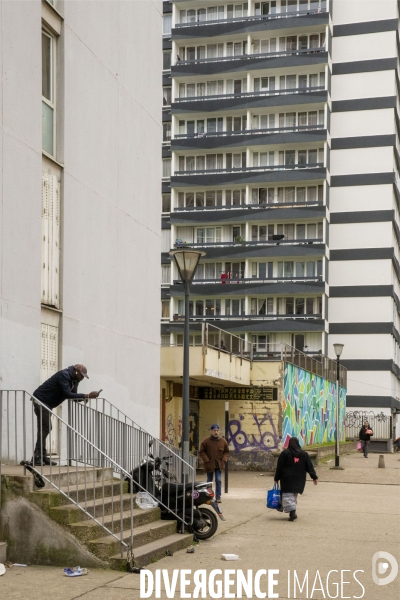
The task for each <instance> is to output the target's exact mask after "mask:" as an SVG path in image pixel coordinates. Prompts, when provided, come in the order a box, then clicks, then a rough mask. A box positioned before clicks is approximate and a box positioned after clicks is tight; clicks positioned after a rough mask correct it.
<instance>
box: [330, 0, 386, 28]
mask: <svg viewBox="0 0 400 600" xmlns="http://www.w3.org/2000/svg"><path fill="white" fill-rule="evenodd" d="M396 5H397V1H396V0H378V1H376V0H334V3H333V16H334V23H335V25H340V24H343V23H363V22H364V21H375V20H376V21H377V20H384V19H395V18H396V17H397V6H396Z"/></svg>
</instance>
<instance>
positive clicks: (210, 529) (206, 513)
mask: <svg viewBox="0 0 400 600" xmlns="http://www.w3.org/2000/svg"><path fill="white" fill-rule="evenodd" d="M197 510H198V511H199V512H200V513H201V518H202V520H203V521H204V525H203V527H202V528H201V529H196V528H194V531H195V534H196V537H197V539H199V540H208V538H210V537H212V536H213V535H214V533H215V532H216V531H217V529H218V518H217V515H216V514H215V513H213V512H212V511H211V510H210V509H209V508H203V507H202V506H199V507H198V509H197Z"/></svg>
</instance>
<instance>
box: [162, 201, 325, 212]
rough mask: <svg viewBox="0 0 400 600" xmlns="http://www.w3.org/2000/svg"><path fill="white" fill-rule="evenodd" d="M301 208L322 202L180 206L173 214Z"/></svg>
mask: <svg viewBox="0 0 400 600" xmlns="http://www.w3.org/2000/svg"><path fill="white" fill-rule="evenodd" d="M303 206H323V201H322V200H301V201H299V202H277V201H274V202H273V203H272V202H270V203H268V204H265V203H260V204H239V205H226V204H221V205H220V206H181V207H177V208H174V212H186V211H188V212H190V211H203V210H239V209H242V210H248V209H254V210H256V209H261V210H265V209H267V208H271V209H273V208H292V207H294V208H300V207H303Z"/></svg>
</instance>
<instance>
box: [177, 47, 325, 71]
mask: <svg viewBox="0 0 400 600" xmlns="http://www.w3.org/2000/svg"><path fill="white" fill-rule="evenodd" d="M325 51H326V49H325V46H320V47H318V48H304V49H302V50H300V49H296V48H294V49H293V50H276V51H274V52H258V53H257V54H237V55H230V56H216V57H212V58H193V59H189V60H181V59H178V60H177V61H176V63H175V65H174V66H175V67H176V66H178V65H179V66H181V65H203V64H212V63H220V62H232V61H243V60H250V59H253V58H258V59H264V58H277V57H281V56H282V57H285V56H303V55H305V54H317V53H321V52H325ZM178 56H179V55H178Z"/></svg>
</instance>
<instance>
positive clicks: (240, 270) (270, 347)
mask: <svg viewBox="0 0 400 600" xmlns="http://www.w3.org/2000/svg"><path fill="white" fill-rule="evenodd" d="M398 30H399V3H398V2H397V1H396V0H380V1H379V2H376V1H372V0H371V1H370V0H362V1H361V0H327V1H321V0H275V1H269V2H257V1H254V0H249V1H248V2H241V3H238V2H235V3H228V2H226V1H219V0H214V1H209V0H201V1H195V0H175V1H173V2H164V40H163V43H164V55H163V56H164V72H163V86H164V88H163V92H164V93H163V98H164V100H163V126H164V138H163V139H164V142H163V182H162V192H163V199H162V211H163V215H162V223H163V254H162V269H163V280H162V281H163V285H162V324H161V329H162V332H161V333H162V339H163V342H164V343H165V344H169V343H170V342H171V341H172V342H174V343H178V344H179V343H181V340H182V325H181V323H180V322H179V321H180V320H181V315H182V314H183V307H184V302H183V291H182V287H181V286H179V285H176V284H174V281H175V280H176V279H177V278H178V274H177V272H176V271H175V267H174V265H172V266H171V264H170V260H169V257H168V254H167V252H168V250H169V249H170V248H172V247H176V246H180V245H184V244H187V245H190V246H193V247H195V248H199V249H201V250H203V251H204V252H206V256H205V257H204V259H202V261H201V263H200V266H199V269H198V271H197V275H196V281H195V282H194V284H193V285H192V296H191V304H190V315H191V318H192V330H193V335H192V338H191V339H192V341H193V343H194V344H195V343H196V335H197V334H196V325H198V324H199V323H201V322H202V321H204V320H212V321H217V323H215V324H217V325H218V326H219V327H221V328H223V329H225V330H227V331H230V332H234V333H235V334H236V335H239V336H241V337H243V338H245V339H246V340H248V341H250V342H251V343H252V348H253V352H254V353H257V354H259V355H262V354H264V355H265V354H266V355H267V356H268V355H269V356H272V357H273V356H274V353H276V352H278V350H279V347H280V343H281V342H283V343H286V344H290V345H292V346H295V347H296V348H298V349H300V350H303V351H304V352H306V353H311V354H318V353H323V354H326V355H329V356H333V354H334V353H333V343H335V342H342V343H343V344H344V351H343V355H342V359H343V364H344V365H345V366H346V367H347V368H348V370H349V372H348V395H347V407H348V410H349V411H351V410H366V411H370V410H372V411H375V412H383V413H384V414H386V415H389V414H393V413H395V412H396V410H397V411H399V410H400V401H399V397H400V392H399V378H400V357H399V343H400V333H399V313H400V300H399V296H400V289H399V277H400V266H399V262H398V261H399V243H400V237H399V236H400V230H399V213H398V211H399V206H400V205H399V202H400V193H399V167H400V165H399V160H400V156H399V125H400V121H399V91H400V90H399V86H400V81H399V33H398Z"/></svg>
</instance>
